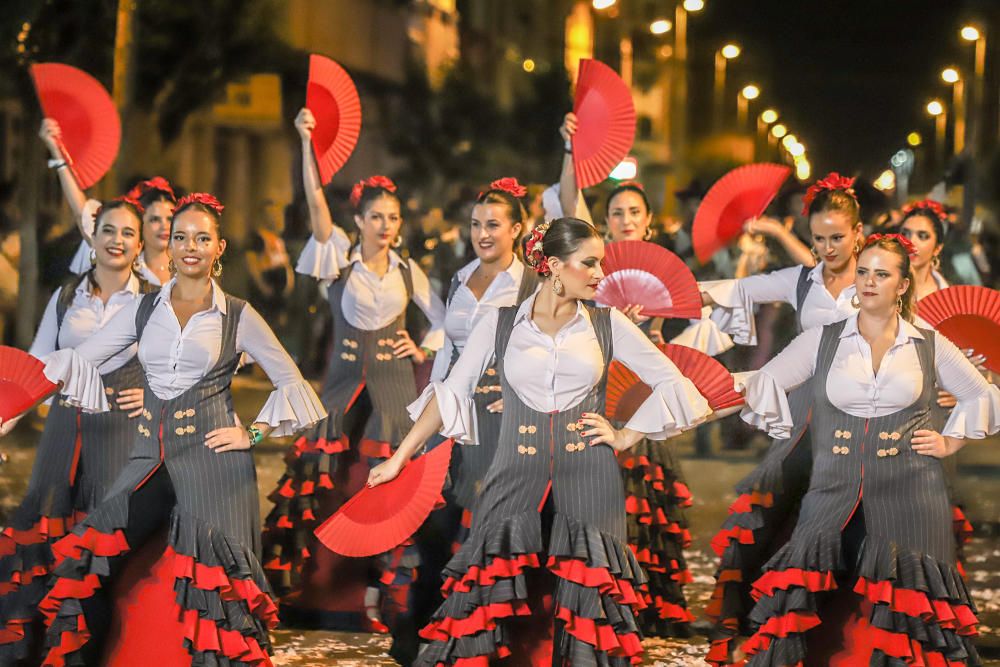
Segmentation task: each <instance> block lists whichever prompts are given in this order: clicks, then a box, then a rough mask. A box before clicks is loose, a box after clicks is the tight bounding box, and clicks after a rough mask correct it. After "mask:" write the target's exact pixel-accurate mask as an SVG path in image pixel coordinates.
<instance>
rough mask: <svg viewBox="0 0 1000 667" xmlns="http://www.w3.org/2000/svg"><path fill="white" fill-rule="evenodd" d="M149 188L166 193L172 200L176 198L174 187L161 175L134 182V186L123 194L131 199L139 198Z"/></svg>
mask: <svg viewBox="0 0 1000 667" xmlns="http://www.w3.org/2000/svg"><path fill="white" fill-rule="evenodd" d="M150 190H159V191H160V192H163V193H164V194H166V195H168V196H169V197H170V199H171V200H172V201H176V200H177V195H175V194H174V189H173V188H172V187H170V181H168V180H167V179H165V178H163V177H162V176H153V177H152V178H150V179H147V180H145V181H142V182H140V183H138V184H136V186H135V187H134V188H132V189H131V190H129V191H128V194H126V195H125V196H126V197H129V198H131V199H139V198H140V197H142V196H143V195H144V194H146V193H147V192H149V191H150Z"/></svg>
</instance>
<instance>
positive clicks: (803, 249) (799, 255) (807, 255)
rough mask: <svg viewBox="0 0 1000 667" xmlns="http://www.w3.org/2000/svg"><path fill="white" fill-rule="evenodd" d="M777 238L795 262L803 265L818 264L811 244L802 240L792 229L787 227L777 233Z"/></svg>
mask: <svg viewBox="0 0 1000 667" xmlns="http://www.w3.org/2000/svg"><path fill="white" fill-rule="evenodd" d="M775 238H776V239H777V240H778V243H780V244H781V247H782V248H784V249H785V252H787V253H788V256H789V257H791V258H792V261H793V262H795V263H796V264H801V265H802V266H816V258H815V257H813V254H812V252H811V251H810V250H809V246H807V245H806V244H805V243H803V242H802V241H800V240H799V237H797V236H796V235H795V234H793V233H792V232H791V231H789V230H787V229H785V230H783V231H782V232H781V233H779V234H777V235H775Z"/></svg>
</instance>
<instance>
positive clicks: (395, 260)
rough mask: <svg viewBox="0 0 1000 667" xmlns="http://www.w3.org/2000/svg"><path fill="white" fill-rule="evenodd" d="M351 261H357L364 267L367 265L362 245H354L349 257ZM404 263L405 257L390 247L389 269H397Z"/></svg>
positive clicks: (352, 262)
mask: <svg viewBox="0 0 1000 667" xmlns="http://www.w3.org/2000/svg"><path fill="white" fill-rule="evenodd" d="M349 261H350V263H351V264H354V263H355V262H357V263H358V264H360V265H361V266H363V267H364V266H365V263H364V258H362V256H361V246H358V245H356V246H354V248H353V249H352V250H351V256H350V258H349ZM402 263H403V258H402V257H400V256H399V255H397V254H396V251H395V250H392V249H390V250H389V271H392V270H393V269H395V268H396V267H398V266H399V265H400V264H402ZM367 268H368V267H365V269H367Z"/></svg>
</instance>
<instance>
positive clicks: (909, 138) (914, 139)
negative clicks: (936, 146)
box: [906, 132, 923, 147]
mask: <svg viewBox="0 0 1000 667" xmlns="http://www.w3.org/2000/svg"><path fill="white" fill-rule="evenodd" d="M906 143H908V144H910V145H911V146H914V147H916V146H919V145H920V144H922V143H923V138H922V137H921V136H920V133H919V132H910V133H909V134H908V135H906Z"/></svg>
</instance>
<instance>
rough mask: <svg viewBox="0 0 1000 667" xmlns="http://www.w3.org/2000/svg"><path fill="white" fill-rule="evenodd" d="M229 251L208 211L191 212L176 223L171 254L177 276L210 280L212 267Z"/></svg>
mask: <svg viewBox="0 0 1000 667" xmlns="http://www.w3.org/2000/svg"><path fill="white" fill-rule="evenodd" d="M225 251H226V241H225V239H221V238H219V229H218V223H217V222H216V220H215V218H213V217H212V216H211V215H209V214H208V213H206V212H205V211H201V210H199V209H195V208H189V209H187V210H185V211H182V212H181V214H180V215H179V216H177V217H176V218H175V219H174V229H173V233H172V234H171V236H170V246H169V247H168V248H167V252H168V253H169V254H170V259H172V260H174V266H176V267H177V275H179V276H186V277H188V278H208V276H209V275H210V273H211V271H212V265H213V264H215V261H216V260H217V259H219V258H220V257H222V253H224V252H225Z"/></svg>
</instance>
